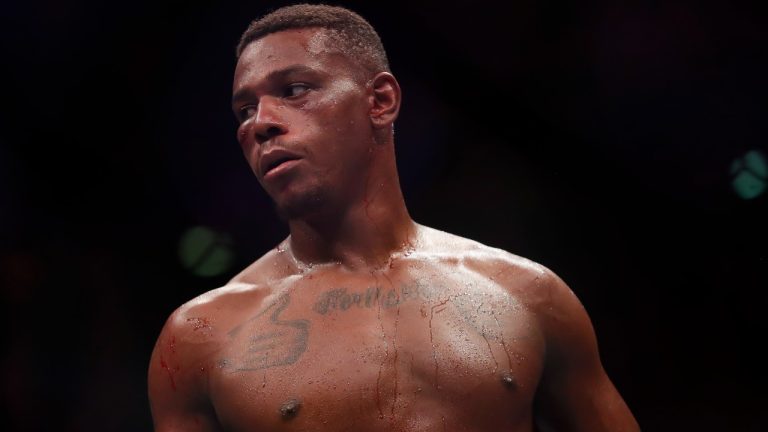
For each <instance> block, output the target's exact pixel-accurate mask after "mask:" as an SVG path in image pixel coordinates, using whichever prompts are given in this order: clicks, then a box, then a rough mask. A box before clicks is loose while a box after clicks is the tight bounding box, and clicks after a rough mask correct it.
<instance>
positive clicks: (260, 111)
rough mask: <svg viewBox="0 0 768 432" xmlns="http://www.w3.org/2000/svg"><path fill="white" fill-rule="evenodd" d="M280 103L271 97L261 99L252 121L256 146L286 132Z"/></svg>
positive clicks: (282, 107) (285, 123)
mask: <svg viewBox="0 0 768 432" xmlns="http://www.w3.org/2000/svg"><path fill="white" fill-rule="evenodd" d="M283 109H284V106H283V104H282V102H281V101H280V100H279V99H277V98H273V97H269V96H267V97H262V98H261V99H260V100H259V106H258V108H257V111H256V117H255V118H254V119H253V133H254V137H255V139H256V142H257V143H258V144H260V145H261V144H263V143H265V142H267V141H269V140H270V139H272V138H274V137H276V136H278V135H283V134H285V133H286V132H288V128H287V126H288V124H287V122H286V120H285V114H284V113H283Z"/></svg>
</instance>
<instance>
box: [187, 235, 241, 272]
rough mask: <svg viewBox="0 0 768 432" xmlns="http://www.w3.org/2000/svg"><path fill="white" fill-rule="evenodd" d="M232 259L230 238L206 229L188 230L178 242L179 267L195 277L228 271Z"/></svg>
mask: <svg viewBox="0 0 768 432" xmlns="http://www.w3.org/2000/svg"><path fill="white" fill-rule="evenodd" d="M234 258H235V254H234V252H233V250H232V240H231V238H230V237H229V236H228V235H227V234H223V233H219V232H216V231H214V230H212V229H210V228H207V227H203V226H196V227H193V228H190V229H188V230H187V231H186V232H184V234H182V236H181V239H180V240H179V260H180V261H181V265H182V266H184V268H186V269H187V270H189V271H190V272H192V274H194V275H195V276H200V277H212V276H218V275H221V274H222V273H224V272H226V271H227V270H229V269H230V267H231V266H232V263H233V262H234Z"/></svg>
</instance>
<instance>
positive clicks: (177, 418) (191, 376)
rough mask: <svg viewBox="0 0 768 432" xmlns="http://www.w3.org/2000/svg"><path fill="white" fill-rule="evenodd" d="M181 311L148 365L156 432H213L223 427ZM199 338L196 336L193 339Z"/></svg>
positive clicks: (162, 335) (165, 329)
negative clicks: (217, 416) (211, 401)
mask: <svg viewBox="0 0 768 432" xmlns="http://www.w3.org/2000/svg"><path fill="white" fill-rule="evenodd" d="M182 316H183V314H182V313H181V312H180V311H178V310H177V311H176V312H174V313H173V314H172V315H171V317H170V318H168V321H167V322H166V324H165V326H164V327H163V330H162V332H161V333H160V336H159V337H158V339H157V342H156V344H155V348H154V350H153V351H152V358H151V360H150V364H149V372H148V387H149V403H150V407H151V410H152V419H153V423H154V428H155V431H158V432H176V431H179V432H181V431H185V432H214V431H219V430H220V427H219V425H218V421H217V420H216V416H215V413H214V412H213V409H212V407H211V405H210V402H209V400H208V397H207V394H206V393H207V389H205V388H204V383H203V380H202V376H203V374H202V373H200V370H201V369H200V368H201V367H203V368H204V367H205V362H204V361H202V360H201V355H202V353H200V352H197V347H196V345H197V344H191V343H189V342H190V341H189V338H190V333H189V329H188V328H187V327H188V326H186V325H185V324H186V323H185V322H184V321H185V320H184V319H183V318H182ZM194 336H196V335H194Z"/></svg>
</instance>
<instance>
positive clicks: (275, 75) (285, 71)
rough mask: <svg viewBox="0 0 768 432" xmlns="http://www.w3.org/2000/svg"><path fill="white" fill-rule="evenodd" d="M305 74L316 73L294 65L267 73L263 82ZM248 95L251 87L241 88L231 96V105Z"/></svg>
mask: <svg viewBox="0 0 768 432" xmlns="http://www.w3.org/2000/svg"><path fill="white" fill-rule="evenodd" d="M306 72H316V71H315V69H313V68H311V67H309V66H307V65H303V64H295V65H291V66H286V67H284V68H282V69H278V70H274V71H272V72H270V73H268V74H267V76H265V77H264V81H265V82H269V81H277V80H280V79H284V78H285V77H287V76H290V75H291V74H295V73H306ZM250 93H251V87H249V86H246V87H243V88H241V89H240V90H238V91H236V92H235V93H234V94H233V95H232V105H235V104H237V103H238V102H240V101H242V100H244V99H249V98H250Z"/></svg>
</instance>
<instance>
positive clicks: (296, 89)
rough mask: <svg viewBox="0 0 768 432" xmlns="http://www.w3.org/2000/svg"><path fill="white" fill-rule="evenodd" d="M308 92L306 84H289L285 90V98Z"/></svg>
mask: <svg viewBox="0 0 768 432" xmlns="http://www.w3.org/2000/svg"><path fill="white" fill-rule="evenodd" d="M307 91H309V86H308V85H306V84H301V83H296V84H291V85H289V86H288V87H286V88H285V97H296V96H300V95H302V94H304V93H306V92H307Z"/></svg>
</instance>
